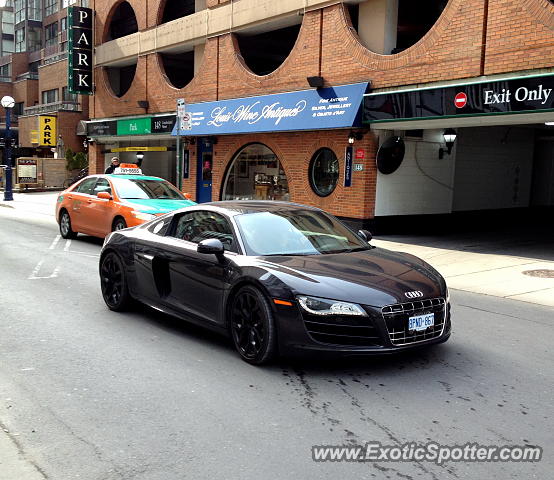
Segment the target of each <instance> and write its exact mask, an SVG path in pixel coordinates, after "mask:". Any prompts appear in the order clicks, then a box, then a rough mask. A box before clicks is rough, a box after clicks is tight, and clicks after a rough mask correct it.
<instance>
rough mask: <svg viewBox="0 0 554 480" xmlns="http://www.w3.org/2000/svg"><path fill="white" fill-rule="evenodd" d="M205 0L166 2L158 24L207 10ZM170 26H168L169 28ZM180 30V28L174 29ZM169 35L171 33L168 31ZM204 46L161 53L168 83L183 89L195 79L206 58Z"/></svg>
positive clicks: (169, 0) (185, 47)
mask: <svg viewBox="0 0 554 480" xmlns="http://www.w3.org/2000/svg"><path fill="white" fill-rule="evenodd" d="M205 8H206V1H205V0H184V1H178V0H165V1H162V3H161V6H160V11H159V18H158V24H159V25H163V24H165V23H168V22H173V21H175V20H178V19H180V18H184V17H188V16H189V15H192V14H194V13H196V12H199V11H201V10H205ZM169 27H170V26H168V28H169ZM174 28H175V30H178V29H179V28H180V27H179V26H177V27H174ZM168 33H170V32H169V31H168ZM204 46H205V44H203V43H202V44H199V45H194V46H193V45H180V46H178V47H175V48H173V49H171V50H168V51H164V52H159V53H158V61H159V65H160V69H161V70H162V72H163V74H164V76H165V77H166V80H167V82H168V83H169V84H170V85H171V86H172V87H174V88H183V87H185V86H186V85H188V84H189V83H190V82H191V80H192V79H193V78H194V75H195V74H196V72H197V70H198V68H199V66H200V65H201V64H202V60H203V58H204Z"/></svg>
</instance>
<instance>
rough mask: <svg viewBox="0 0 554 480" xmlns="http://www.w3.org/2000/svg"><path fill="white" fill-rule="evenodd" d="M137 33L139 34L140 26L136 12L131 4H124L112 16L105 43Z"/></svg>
mask: <svg viewBox="0 0 554 480" xmlns="http://www.w3.org/2000/svg"><path fill="white" fill-rule="evenodd" d="M136 32H138V24H137V17H136V15H135V11H134V10H133V7H131V4H130V3H129V2H122V3H120V4H119V5H118V6H117V7H116V8H115V11H114V12H113V14H112V16H111V21H110V22H109V25H108V28H107V30H106V34H105V38H104V41H105V42H109V41H110V40H115V39H117V38H121V37H126V36H127V35H132V34H133V33H136Z"/></svg>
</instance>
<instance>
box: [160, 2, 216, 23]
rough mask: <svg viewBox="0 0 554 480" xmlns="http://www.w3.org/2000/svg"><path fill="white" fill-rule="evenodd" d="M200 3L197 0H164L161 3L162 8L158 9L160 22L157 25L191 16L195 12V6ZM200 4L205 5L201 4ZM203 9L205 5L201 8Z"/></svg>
mask: <svg viewBox="0 0 554 480" xmlns="http://www.w3.org/2000/svg"><path fill="white" fill-rule="evenodd" d="M198 3H200V2H198V0H180V1H179V0H165V1H162V7H161V8H160V20H159V23H160V24H162V23H167V22H171V21H173V20H177V19H178V18H182V17H186V16H187V15H192V14H193V13H194V12H196V11H197V8H196V5H197V4H198ZM201 3H204V4H205V3H206V2H205V1H204V2H201ZM203 8H205V5H204V6H203Z"/></svg>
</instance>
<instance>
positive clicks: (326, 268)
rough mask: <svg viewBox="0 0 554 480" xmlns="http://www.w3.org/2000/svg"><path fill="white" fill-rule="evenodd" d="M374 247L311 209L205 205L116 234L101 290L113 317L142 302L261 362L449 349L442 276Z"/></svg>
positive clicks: (108, 245)
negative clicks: (222, 336)
mask: <svg viewBox="0 0 554 480" xmlns="http://www.w3.org/2000/svg"><path fill="white" fill-rule="evenodd" d="M370 240H371V234H370V233H369V232H367V231H365V230H361V231H360V232H358V233H357V234H356V233H354V232H353V231H351V230H350V229H349V228H348V227H346V226H345V225H344V224H343V223H341V222H340V221H339V220H337V219H336V218H335V217H333V216H332V215H329V214H327V213H325V212H323V211H322V210H319V209H317V208H312V207H306V206H303V205H297V204H291V203H284V202H262V201H228V202H213V203H209V204H202V205H196V206H193V207H187V208H184V209H182V210H177V211H175V212H172V213H170V214H167V215H165V216H163V217H160V218H158V219H155V220H153V221H151V222H149V223H146V224H144V225H141V226H139V227H135V228H130V229H126V230H120V231H117V232H114V233H112V234H110V236H109V237H107V238H106V241H105V242H104V247H103V249H102V253H101V257H100V277H101V287H102V294H103V297H104V300H105V302H106V304H107V305H108V307H109V308H110V309H112V310H123V309H125V308H126V307H127V306H128V305H129V303H130V302H131V301H132V300H133V299H136V300H139V301H140V302H142V303H145V304H147V305H150V306H152V307H154V308H156V309H158V310H162V311H164V312H166V313H169V314H171V315H175V316H177V317H181V318H183V319H186V320H188V321H192V322H195V323H198V324H201V325H204V326H207V327H210V328H213V329H215V330H219V331H222V332H225V333H228V334H229V335H230V336H231V338H232V339H233V342H234V344H235V347H236V349H237V351H238V352H239V354H240V355H241V357H242V358H243V359H244V360H246V361H247V362H250V363H253V364H261V363H264V362H267V361H268V360H270V359H271V358H272V357H273V356H275V355H276V354H277V353H281V354H290V353H293V352H296V351H299V350H311V351H333V352H339V353H343V354H369V353H384V352H396V351H402V350H406V349H409V348H414V347H419V346H423V345H429V344H434V343H440V342H444V341H446V340H447V339H448V337H449V336H450V330H451V327H450V304H449V298H448V289H447V287H446V283H445V281H444V279H443V277H442V276H441V275H440V274H439V273H438V272H437V271H436V270H435V269H434V268H433V267H431V266H430V265H428V264H427V263H426V262H424V261H423V260H421V259H419V258H417V257H414V256H412V255H409V254H406V253H400V252H391V251H388V250H383V249H380V248H376V247H373V246H371V245H370V244H369V241H370Z"/></svg>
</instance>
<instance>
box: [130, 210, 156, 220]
mask: <svg viewBox="0 0 554 480" xmlns="http://www.w3.org/2000/svg"><path fill="white" fill-rule="evenodd" d="M131 215H132V216H133V217H135V218H136V219H138V220H143V221H145V222H149V221H150V220H153V219H154V218H156V215H152V214H151V213H145V212H137V211H133V212H131Z"/></svg>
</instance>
